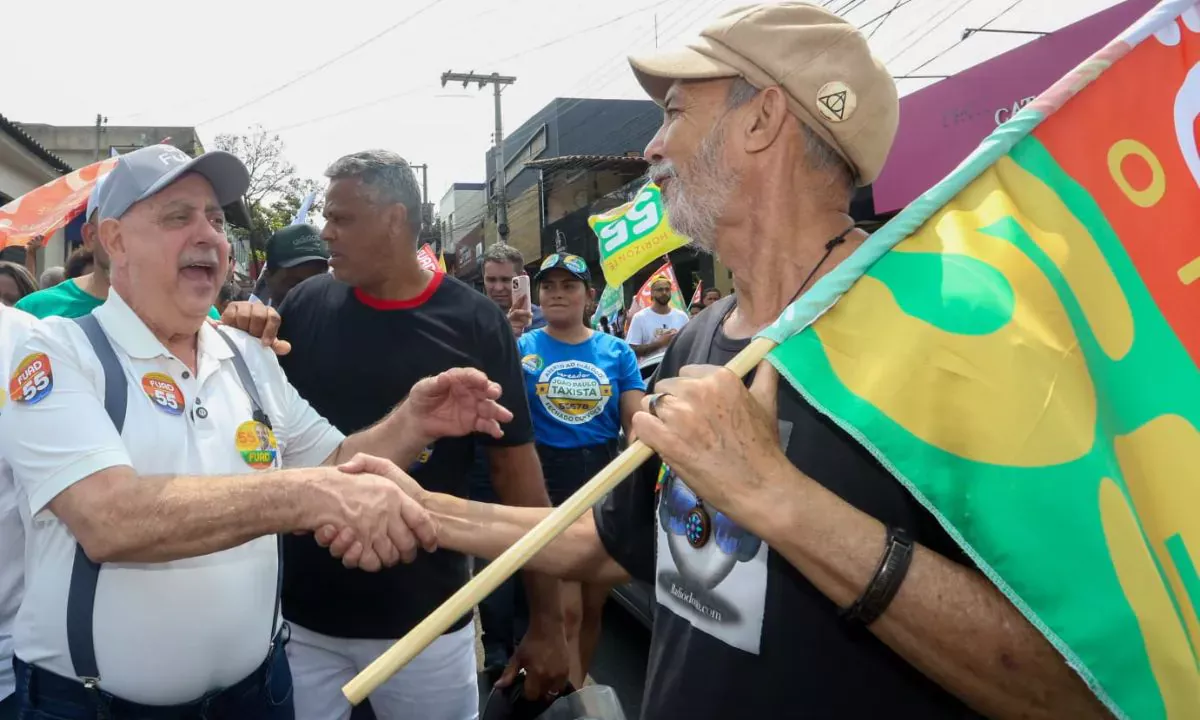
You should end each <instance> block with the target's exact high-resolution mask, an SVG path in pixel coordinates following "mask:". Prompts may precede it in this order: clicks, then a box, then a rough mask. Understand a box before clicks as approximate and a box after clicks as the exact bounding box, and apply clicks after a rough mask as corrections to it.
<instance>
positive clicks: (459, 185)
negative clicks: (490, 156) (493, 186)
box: [438, 182, 487, 254]
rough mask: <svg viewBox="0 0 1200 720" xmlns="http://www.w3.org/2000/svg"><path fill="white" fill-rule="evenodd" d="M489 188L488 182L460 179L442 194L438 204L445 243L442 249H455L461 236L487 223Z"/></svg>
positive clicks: (439, 220) (442, 237) (443, 242)
mask: <svg viewBox="0 0 1200 720" xmlns="http://www.w3.org/2000/svg"><path fill="white" fill-rule="evenodd" d="M486 188H487V186H486V185H485V184H484V183H466V182H456V183H454V184H453V185H451V186H450V189H449V190H447V191H446V194H445V195H443V196H442V201H441V202H440V203H439V204H438V222H439V223H440V224H441V228H440V229H441V233H440V237H441V242H442V247H441V248H438V250H444V251H445V252H446V253H447V254H451V253H454V252H455V251H456V250H457V248H458V243H459V241H460V240H462V239H463V238H465V237H466V236H467V235H469V234H470V233H471V231H473V230H474V229H475V228H477V227H481V226H482V225H483V217H484V215H485V214H486V209H487V198H486V193H487V190H486Z"/></svg>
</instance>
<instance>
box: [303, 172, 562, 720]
mask: <svg viewBox="0 0 1200 720" xmlns="http://www.w3.org/2000/svg"><path fill="white" fill-rule="evenodd" d="M326 174H327V175H328V177H329V178H330V179H331V183H330V186H329V190H328V191H327V193H326V196H325V208H324V214H325V228H324V230H323V231H322V238H323V239H324V240H325V241H326V242H327V243H328V246H329V251H330V266H331V267H332V268H333V274H332V275H330V274H328V273H322V274H321V275H318V276H316V277H313V278H309V279H308V280H305V281H304V282H302V283H300V284H299V285H297V286H296V287H295V288H294V289H292V291H291V292H290V293H288V296H287V299H286V300H285V301H284V303H283V306H282V307H281V308H280V315H281V316H282V317H283V320H282V325H281V327H280V337H281V338H282V339H284V340H287V341H289V342H290V343H291V344H292V351H291V353H290V354H288V355H287V356H285V357H284V358H282V364H283V367H284V370H285V371H286V372H287V375H288V379H289V380H290V381H291V382H292V384H293V385H294V386H295V387H296V389H297V390H299V391H300V394H301V395H303V396H304V397H305V398H306V399H307V400H308V401H309V402H310V403H311V404H312V405H313V407H314V408H316V409H317V411H318V412H320V413H321V414H322V415H323V416H324V417H326V418H328V419H329V421H330V422H332V423H333V424H334V425H335V426H337V427H338V428H341V429H342V430H343V431H347V430H349V429H350V428H353V429H355V430H357V429H360V428H364V427H369V426H370V425H372V424H374V423H375V422H377V421H378V420H379V419H380V418H382V417H384V416H386V415H387V413H388V410H389V409H390V408H392V407H393V406H395V405H397V404H398V403H399V402H400V401H401V400H403V399H404V397H405V396H406V395H407V394H408V391H409V389H410V388H411V387H412V386H413V384H415V383H416V382H417V381H418V380H420V379H421V378H424V377H428V376H430V375H434V374H436V373H438V372H439V371H440V370H444V369H446V368H452V367H476V368H479V369H481V370H483V371H484V372H485V373H486V374H487V376H488V377H489V378H490V379H491V380H493V381H495V382H497V383H499V384H500V385H501V388H502V391H503V395H502V397H501V399H500V403H501V404H502V405H503V406H504V407H506V408H508V409H509V410H511V411H512V413H513V420H512V422H511V423H508V424H507V425H506V426H505V427H504V431H505V435H504V437H503V438H501V439H500V440H496V439H494V438H491V437H485V436H484V435H483V434H477V435H475V436H474V437H470V436H468V437H464V438H455V439H453V440H439V441H438V442H436V443H434V444H433V445H431V446H429V447H428V448H426V450H425V452H424V453H423V454H422V455H421V457H420V458H419V459H418V461H417V462H416V463H415V464H414V466H413V467H411V468H408V470H409V472H411V473H412V474H413V475H414V476H415V477H417V478H419V479H420V482H421V483H423V484H425V485H427V486H428V487H431V488H437V489H438V490H439V491H440V492H445V493H449V494H452V495H455V496H459V497H466V496H467V489H468V480H467V472H468V470H469V468H470V465H471V460H472V457H473V455H474V446H475V443H483V444H484V445H486V447H487V453H488V457H489V460H490V464H491V478H492V483H493V484H494V486H495V489H496V493H497V495H498V496H499V498H500V501H501V502H505V503H509V504H513V505H529V506H541V507H548V506H549V504H550V503H549V498H548V497H547V495H546V488H545V483H544V481H543V480H542V471H541V466H540V464H539V462H538V458H537V453H536V451H535V450H534V445H533V429H532V425H531V424H530V420H529V406H528V404H527V401H526V399H525V393H524V388H525V385H524V378H523V376H522V373H521V367H520V362H519V359H518V356H517V348H516V341H515V340H514V339H513V334H512V330H511V329H510V328H509V324H508V321H507V319H506V318H505V315H504V313H503V312H501V311H500V309H499V308H497V307H496V305H495V304H494V303H492V302H491V301H489V300H488V299H487V298H485V297H484V296H482V295H480V294H479V293H476V292H475V291H474V290H472V289H471V288H469V287H467V286H466V285H464V284H462V283H460V282H458V281H457V280H455V279H454V278H450V277H446V276H445V275H444V274H443V273H441V272H430V271H428V270H424V269H422V267H421V266H420V264H419V263H418V262H417V257H416V249H417V246H416V237H417V233H418V232H419V231H420V227H421V214H420V199H421V195H420V192H419V190H418V187H417V184H416V178H415V176H414V175H413V172H412V169H411V168H410V167H409V166H408V164H407V163H406V162H405V161H404V160H403V159H402V158H400V157H399V156H398V155H396V154H394V153H390V152H386V151H382V150H372V151H366V152H360V153H355V154H354V155H349V156H346V157H344V158H342V159H340V160H338V161H337V162H335V163H334V164H333V165H332V166H331V167H330V168H329V170H328V171H327V173H326ZM338 542H343V543H344V544H345V545H348V546H351V547H352V545H353V539H352V538H345V539H339V541H338ZM339 549H340V548H339ZM284 561H285V562H284V586H283V614H284V617H285V618H286V619H287V620H288V621H289V622H291V623H292V627H293V629H292V639H291V642H290V644H289V645H288V658H289V660H290V661H291V663H292V668H293V675H294V678H295V683H294V684H295V691H296V703H295V705H296V716H297V718H299V720H308V719H311V720H331V719H336V718H343V719H344V718H347V717H349V713H350V706H349V705H348V704H347V702H346V700H345V698H344V697H342V694H341V686H342V685H343V684H345V683H346V682H348V681H349V680H350V679H351V678H352V677H353V676H354V675H355V674H357V673H358V672H360V671H361V670H363V669H364V668H365V667H366V665H367V664H369V663H370V662H372V661H373V660H374V659H375V658H376V657H377V656H378V655H380V654H382V653H383V651H384V650H385V649H387V647H389V646H390V645H391V643H392V642H394V641H395V640H396V639H397V638H400V637H401V636H403V635H404V634H406V633H407V632H408V631H409V630H411V629H412V628H413V627H414V626H415V625H416V624H417V623H418V622H420V621H421V620H422V619H423V618H424V617H425V616H426V615H428V614H429V613H430V612H431V611H433V610H434V609H435V608H437V606H438V605H440V604H441V603H442V602H443V601H444V600H446V599H447V598H448V597H450V595H452V594H453V593H454V592H455V591H456V590H458V589H459V588H460V587H461V586H462V585H463V584H464V583H465V582H466V580H467V579H468V577H469V574H470V568H469V565H468V561H467V558H466V557H464V556H463V555H459V554H457V553H454V552H448V551H446V552H438V553H434V554H431V555H424V556H422V557H420V558H418V559H417V561H416V562H414V563H412V564H411V565H406V566H404V567H402V568H400V567H398V568H390V569H387V570H384V571H382V572H380V573H377V574H367V573H363V572H358V571H350V570H347V569H345V568H344V567H342V565H341V564H340V563H338V562H337V561H336V560H332V559H331V556H330V554H329V552H328V551H326V550H324V549H322V548H321V547H319V546H318V545H317V544H316V542H315V541H314V539H313V538H312V537H300V536H296V537H288V538H285V553H284ZM525 581H526V586H527V590H528V596H529V604H530V610H531V613H530V628H529V631H528V633H527V634H526V636H525V639H524V641H523V642H522V645H521V646H520V647H518V649H517V651H516V653H515V656H514V660H513V662H514V663H515V664H519V665H521V666H522V667H524V668H525V670H526V672H527V678H526V685H525V687H526V691H527V693H529V694H536V695H539V696H542V695H548V694H550V693H553V692H557V691H558V690H559V688H560V687H561V686H562V685H563V683H565V680H566V676H567V662H568V661H567V650H566V644H565V640H564V636H563V628H562V607H561V600H560V596H559V582H558V580H556V579H553V578H549V577H546V576H543V575H537V574H536V573H525ZM371 705H372V707H373V709H374V711H375V714H376V715H377V716H378V717H379V718H380V720H392V719H398V718H402V717H403V718H422V719H423V720H468V719H469V718H474V717H475V714H476V713H477V712H478V689H477V685H476V661H475V635H474V626H473V624H472V622H471V616H470V615H468V616H466V617H464V618H462V619H461V620H460V621H459V622H458V623H457V624H456V625H455V626H454V627H453V628H452V629H451V631H450V632H448V633H446V634H445V635H443V636H442V637H441V638H439V639H438V640H436V641H435V642H434V643H433V644H432V645H431V646H430V647H429V648H428V649H427V650H426V651H425V652H423V653H422V654H421V655H420V656H418V657H417V658H416V659H415V660H414V661H413V662H412V663H411V664H410V665H409V666H408V667H407V668H405V670H404V671H403V672H401V673H399V674H397V675H396V676H395V677H393V678H392V679H391V680H389V681H388V683H386V684H385V685H384V686H383V687H381V688H380V689H379V691H377V692H376V693H375V694H374V695H372V697H371Z"/></svg>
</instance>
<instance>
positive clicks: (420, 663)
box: [286, 624, 479, 720]
mask: <svg viewBox="0 0 1200 720" xmlns="http://www.w3.org/2000/svg"><path fill="white" fill-rule="evenodd" d="M291 628H292V640H291V642H289V643H288V644H287V646H286V647H287V655H288V663H290V664H291V666H292V685H293V687H294V688H295V691H294V692H295V695H294V697H295V705H296V720H349V717H350V703H349V702H347V700H346V697H345V696H344V695H342V686H343V685H345V684H346V683H347V682H349V681H350V680H351V679H352V678H353V677H354V676H355V675H357V674H358V673H359V672H360V671H362V670H363V669H365V668H366V667H367V665H370V664H371V663H372V662H373V661H374V660H375V659H376V658H377V657H379V656H380V655H382V654H383V652H384V651H385V650H387V649H388V648H389V647H391V646H392V643H394V642H395V641H394V640H358V639H351V638H335V637H330V636H328V635H322V634H320V633H315V632H313V631H312V630H308V629H306V628H303V627H300V626H299V625H295V624H292V626H291ZM475 666H476V662H475V626H474V625H473V624H468V625H467V626H466V627H465V628H463V629H461V630H456V631H455V632H452V633H448V634H446V635H443V636H441V637H440V638H438V639H437V640H434V641H433V643H431V644H430V645H429V647H427V648H425V651H424V652H422V653H421V654H420V655H418V656H416V657H415V658H413V661H412V662H410V663H409V664H408V665H407V666H406V667H405V668H404V669H403V670H401V671H400V672H398V673H396V674H395V675H393V676H392V678H391V679H390V680H388V681H387V682H385V683H384V684H383V685H381V686H380V687H379V689H378V690H376V691H375V692H374V693H372V694H371V697H370V700H371V708H372V709H373V710H374V711H375V716H376V717H377V718H378V720H477V719H478V717H479V685H478V679H477V675H476V667H475Z"/></svg>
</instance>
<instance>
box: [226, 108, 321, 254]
mask: <svg viewBox="0 0 1200 720" xmlns="http://www.w3.org/2000/svg"><path fill="white" fill-rule="evenodd" d="M213 144H214V146H215V147H216V148H217V149H218V150H224V151H226V152H229V153H232V154H234V155H236V156H237V157H238V159H240V160H241V161H242V163H244V164H245V165H246V169H247V170H248V171H249V172H250V187H249V189H248V190H247V191H246V205H247V207H248V209H249V211H250V220H251V228H250V237H251V242H252V244H253V245H254V246H256V247H258V248H261V247H263V245H264V244H265V243H266V241H267V238H268V237H270V236H271V233H273V232H275V231H276V230H278V229H280V228H282V227H285V226H287V225H288V224H290V223H291V222H292V218H293V217H295V216H296V213H297V212H298V211H299V209H300V204H301V203H302V202H304V198H305V196H307V195H308V194H309V193H310V192H314V191H318V190H320V188H321V183H318V182H317V181H315V180H311V179H309V178H303V177H300V175H299V173H298V172H297V171H296V166H295V165H293V164H292V163H291V162H290V161H289V160H288V159H287V156H286V155H285V154H284V143H283V139H282V138H280V137H279V135H272V134H270V133H268V132H267V131H266V130H264V129H263V127H262V126H261V125H255V126H253V127H251V128H249V129H248V131H247V132H246V133H245V134H241V135H236V134H232V133H223V134H221V135H218V136H217V137H216V139H215V140H214V142H213ZM320 211H321V197H320V193H319V192H318V194H317V197H316V199H314V201H313V205H312V207H311V208H310V209H309V215H310V216H312V215H315V214H319V213H320Z"/></svg>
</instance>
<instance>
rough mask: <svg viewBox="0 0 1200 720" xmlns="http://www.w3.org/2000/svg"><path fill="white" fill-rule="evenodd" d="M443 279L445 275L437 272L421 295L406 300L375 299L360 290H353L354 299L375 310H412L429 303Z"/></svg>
mask: <svg viewBox="0 0 1200 720" xmlns="http://www.w3.org/2000/svg"><path fill="white" fill-rule="evenodd" d="M445 277H446V273H444V272H441V271H437V272H435V273H433V277H432V278H431V279H430V280H429V284H428V285H426V286H425V289H424V290H422V291H421V294H420V295H417V296H416V297H413V298H409V299H407V300H386V299H384V298H377V297H375V296H373V295H368V294H367V293H365V292H363V290H362V289H360V288H354V297H356V298H358V301H359V302H361V303H362V304H363V305H366V306H367V307H369V308H373V309H375V310H412V309H413V308H418V307H421V306H422V305H424V304H425V303H427V302H429V298H431V297H433V294H434V293H435V292H437V289H438V288H439V287H441V284H442V280H443V279H444V278H445Z"/></svg>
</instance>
